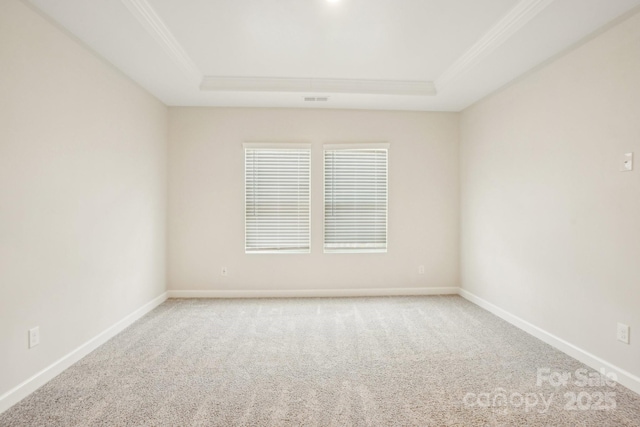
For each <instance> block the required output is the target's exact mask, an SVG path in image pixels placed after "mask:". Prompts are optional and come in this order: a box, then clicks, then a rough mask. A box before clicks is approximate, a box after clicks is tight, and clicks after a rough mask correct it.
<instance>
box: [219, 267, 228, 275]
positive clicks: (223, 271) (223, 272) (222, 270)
mask: <svg viewBox="0 0 640 427" xmlns="http://www.w3.org/2000/svg"><path fill="white" fill-rule="evenodd" d="M220 274H221V275H223V276H228V275H229V271H228V270H227V267H222V268H221V269H220Z"/></svg>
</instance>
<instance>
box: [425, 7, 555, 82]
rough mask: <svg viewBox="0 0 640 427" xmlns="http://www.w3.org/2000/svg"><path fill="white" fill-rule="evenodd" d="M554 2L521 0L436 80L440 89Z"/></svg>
mask: <svg viewBox="0 0 640 427" xmlns="http://www.w3.org/2000/svg"><path fill="white" fill-rule="evenodd" d="M553 2H554V0H521V1H520V2H519V3H518V4H517V5H516V6H515V7H514V8H513V9H511V10H510V11H509V13H507V15H505V16H504V17H503V18H502V19H501V20H500V21H498V23H497V24H496V25H494V26H493V27H492V28H491V29H490V30H489V31H488V32H487V33H486V34H485V35H484V36H482V38H480V40H478V41H477V42H476V43H475V44H474V45H473V46H471V48H470V49H469V50H467V51H466V52H465V53H464V54H462V56H460V58H458V59H457V60H456V61H455V62H454V63H453V64H452V65H451V66H450V67H449V68H448V69H447V70H446V71H445V72H444V73H443V74H442V75H441V76H440V77H439V78H438V79H437V80H436V82H435V85H436V88H437V89H438V91H441V90H442V89H443V88H444V87H446V86H447V85H449V83H451V82H452V81H453V80H455V79H457V78H458V77H460V76H461V75H462V74H464V73H466V72H467V71H469V70H470V69H471V68H472V67H474V66H475V65H477V64H478V63H479V62H480V61H482V60H483V59H484V58H486V57H487V56H488V55H489V54H490V53H491V52H493V51H494V50H495V49H497V48H498V47H499V46H500V45H502V44H503V43H504V42H506V41H507V40H509V38H511V37H512V36H513V35H514V34H515V33H517V32H518V31H519V30H520V29H522V28H523V27H524V26H525V25H526V24H527V23H528V22H529V21H531V20H532V19H533V18H535V17H536V16H537V15H538V14H540V13H541V12H542V11H543V10H544V9H546V8H547V7H548V6H549V5H551V3H553Z"/></svg>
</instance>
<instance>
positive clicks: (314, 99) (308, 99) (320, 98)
mask: <svg viewBox="0 0 640 427" xmlns="http://www.w3.org/2000/svg"><path fill="white" fill-rule="evenodd" d="M304 100H305V101H306V102H326V101H328V100H329V97H328V96H305V97H304Z"/></svg>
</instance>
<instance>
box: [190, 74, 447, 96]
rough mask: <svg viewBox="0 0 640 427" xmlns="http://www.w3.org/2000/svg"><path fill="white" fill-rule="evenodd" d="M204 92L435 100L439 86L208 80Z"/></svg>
mask: <svg viewBox="0 0 640 427" xmlns="http://www.w3.org/2000/svg"><path fill="white" fill-rule="evenodd" d="M200 90H202V91H217V92H308V93H351V94H367V95H410V96H411V95H413V96H434V95H435V94H436V89H435V85H434V83H433V82H430V81H401V80H359V79H313V78H287V77H218V76H204V77H203V79H202V83H201V84H200Z"/></svg>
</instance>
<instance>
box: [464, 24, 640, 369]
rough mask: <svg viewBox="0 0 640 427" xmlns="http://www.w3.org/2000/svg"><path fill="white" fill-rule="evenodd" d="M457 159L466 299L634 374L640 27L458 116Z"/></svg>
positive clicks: (627, 27) (638, 309)
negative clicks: (623, 339) (620, 333)
mask: <svg viewBox="0 0 640 427" xmlns="http://www.w3.org/2000/svg"><path fill="white" fill-rule="evenodd" d="M630 151H634V152H635V153H636V162H637V163H636V170H635V171H633V172H626V173H622V172H619V171H618V163H617V162H618V159H619V158H620V156H621V155H622V154H623V153H625V152H630ZM461 159H462V160H461V176H462V178H461V187H462V196H461V205H462V206H461V208H462V222H461V224H462V226H461V233H462V248H461V264H462V268H461V274H462V283H463V288H464V289H466V290H468V291H470V292H472V293H473V294H476V295H477V296H479V297H481V298H484V299H485V300H488V301H489V302H491V303H493V304H495V305H497V306H498V307H501V308H502V309H505V310H507V311H509V312H511V313H512V314H515V315H516V316H519V317H521V318H523V319H524V320H526V321H528V322H531V323H533V324H534V325H536V326H538V327H541V328H543V329H544V330H546V331H548V332H550V333H552V334H554V335H556V336H558V337H560V338H562V339H564V340H566V341H568V342H570V343H572V344H574V345H577V346H578V347H580V348H582V349H584V350H586V351H587V352H591V353H592V354H594V355H596V356H598V357H600V358H602V359H604V360H606V361H608V362H610V363H613V364H614V365H617V366H618V367H620V368H623V369H625V370H627V371H629V372H631V373H632V374H635V375H640V335H638V332H640V15H635V16H633V17H631V18H630V19H628V20H626V21H625V22H623V23H621V24H619V25H617V26H616V27H614V28H612V29H610V30H608V31H607V32H605V33H603V34H601V35H599V36H598V37H596V38H594V39H592V40H590V41H589V42H587V43H586V44H583V45H582V46H580V47H579V48H577V49H575V50H573V51H571V52H570V53H568V54H567V55H565V56H563V57H562V58H560V59H558V60H557V61H555V62H553V63H551V64H550V65H548V66H546V67H544V68H542V69H541V70H539V71H537V72H535V73H533V74H531V75H529V76H527V77H526V78H524V79H522V80H521V81H519V82H517V83H516V84H514V85H512V86H510V87H508V88H506V89H505V90H503V91H501V92H499V93H497V94H495V95H494V96H491V97H490V98H488V99H486V100H484V101H482V102H480V103H478V104H476V105H475V106H473V107H471V108H469V109H468V110H465V111H464V112H463V114H462V118H461ZM617 322H624V323H626V324H629V325H631V328H632V333H631V340H632V343H631V345H626V344H623V343H620V342H617V341H616V336H615V332H616V323H617ZM634 331H635V332H634Z"/></svg>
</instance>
